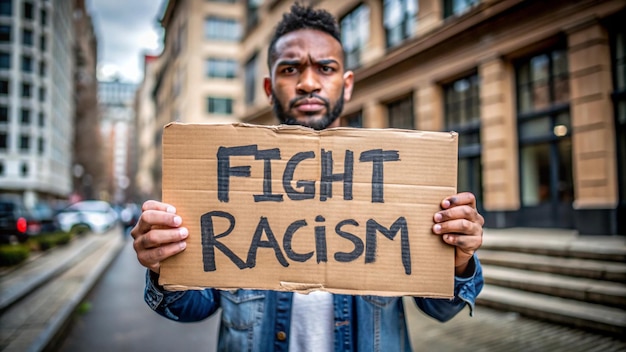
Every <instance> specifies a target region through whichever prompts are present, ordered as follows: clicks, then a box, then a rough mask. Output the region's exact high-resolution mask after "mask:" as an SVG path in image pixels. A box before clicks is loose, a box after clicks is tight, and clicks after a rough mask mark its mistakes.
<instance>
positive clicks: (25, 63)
mask: <svg viewBox="0 0 626 352" xmlns="http://www.w3.org/2000/svg"><path fill="white" fill-rule="evenodd" d="M22 71H23V72H33V58H32V57H30V56H28V55H23V56H22Z"/></svg>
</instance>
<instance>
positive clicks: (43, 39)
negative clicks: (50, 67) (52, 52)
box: [39, 34, 48, 52]
mask: <svg viewBox="0 0 626 352" xmlns="http://www.w3.org/2000/svg"><path fill="white" fill-rule="evenodd" d="M47 48H48V45H47V42H46V36H45V35H43V34H42V35H41V36H40V37H39V50H41V51H43V52H45V51H46V49H47Z"/></svg>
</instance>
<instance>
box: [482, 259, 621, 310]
mask: <svg viewBox="0 0 626 352" xmlns="http://www.w3.org/2000/svg"><path fill="white" fill-rule="evenodd" d="M483 274H484V277H485V282H486V283H487V284H493V285H497V286H503V287H508V288H513V289H519V290H524V291H531V292H536V293H542V294H547V295H551V296H558V297H563V298H568V299H575V300H579V301H583V302H589V303H596V304H602V305H606V306H613V307H619V308H622V309H624V308H626V284H624V283H618V282H611V281H600V280H592V279H587V278H579V277H568V276H563V275H557V274H551V273H542V272H535V271H527V270H521V269H514V268H505V267H500V266H494V265H483Z"/></svg>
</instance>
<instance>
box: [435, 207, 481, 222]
mask: <svg viewBox="0 0 626 352" xmlns="http://www.w3.org/2000/svg"><path fill="white" fill-rule="evenodd" d="M457 219H466V220H470V221H473V222H477V223H479V224H480V225H481V226H482V225H484V224H485V220H484V218H483V217H482V215H480V214H479V213H478V211H477V210H476V209H475V208H472V207H471V206H467V205H463V206H456V207H453V208H449V209H446V210H442V211H439V212H437V213H435V215H434V217H433V220H434V221H435V223H442V222H445V221H451V220H457Z"/></svg>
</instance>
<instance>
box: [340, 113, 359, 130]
mask: <svg viewBox="0 0 626 352" xmlns="http://www.w3.org/2000/svg"><path fill="white" fill-rule="evenodd" d="M341 127H354V128H362V127H363V112H362V111H360V110H359V111H358V112H356V113H354V114H350V115H346V116H344V117H343V118H342V119H341Z"/></svg>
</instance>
